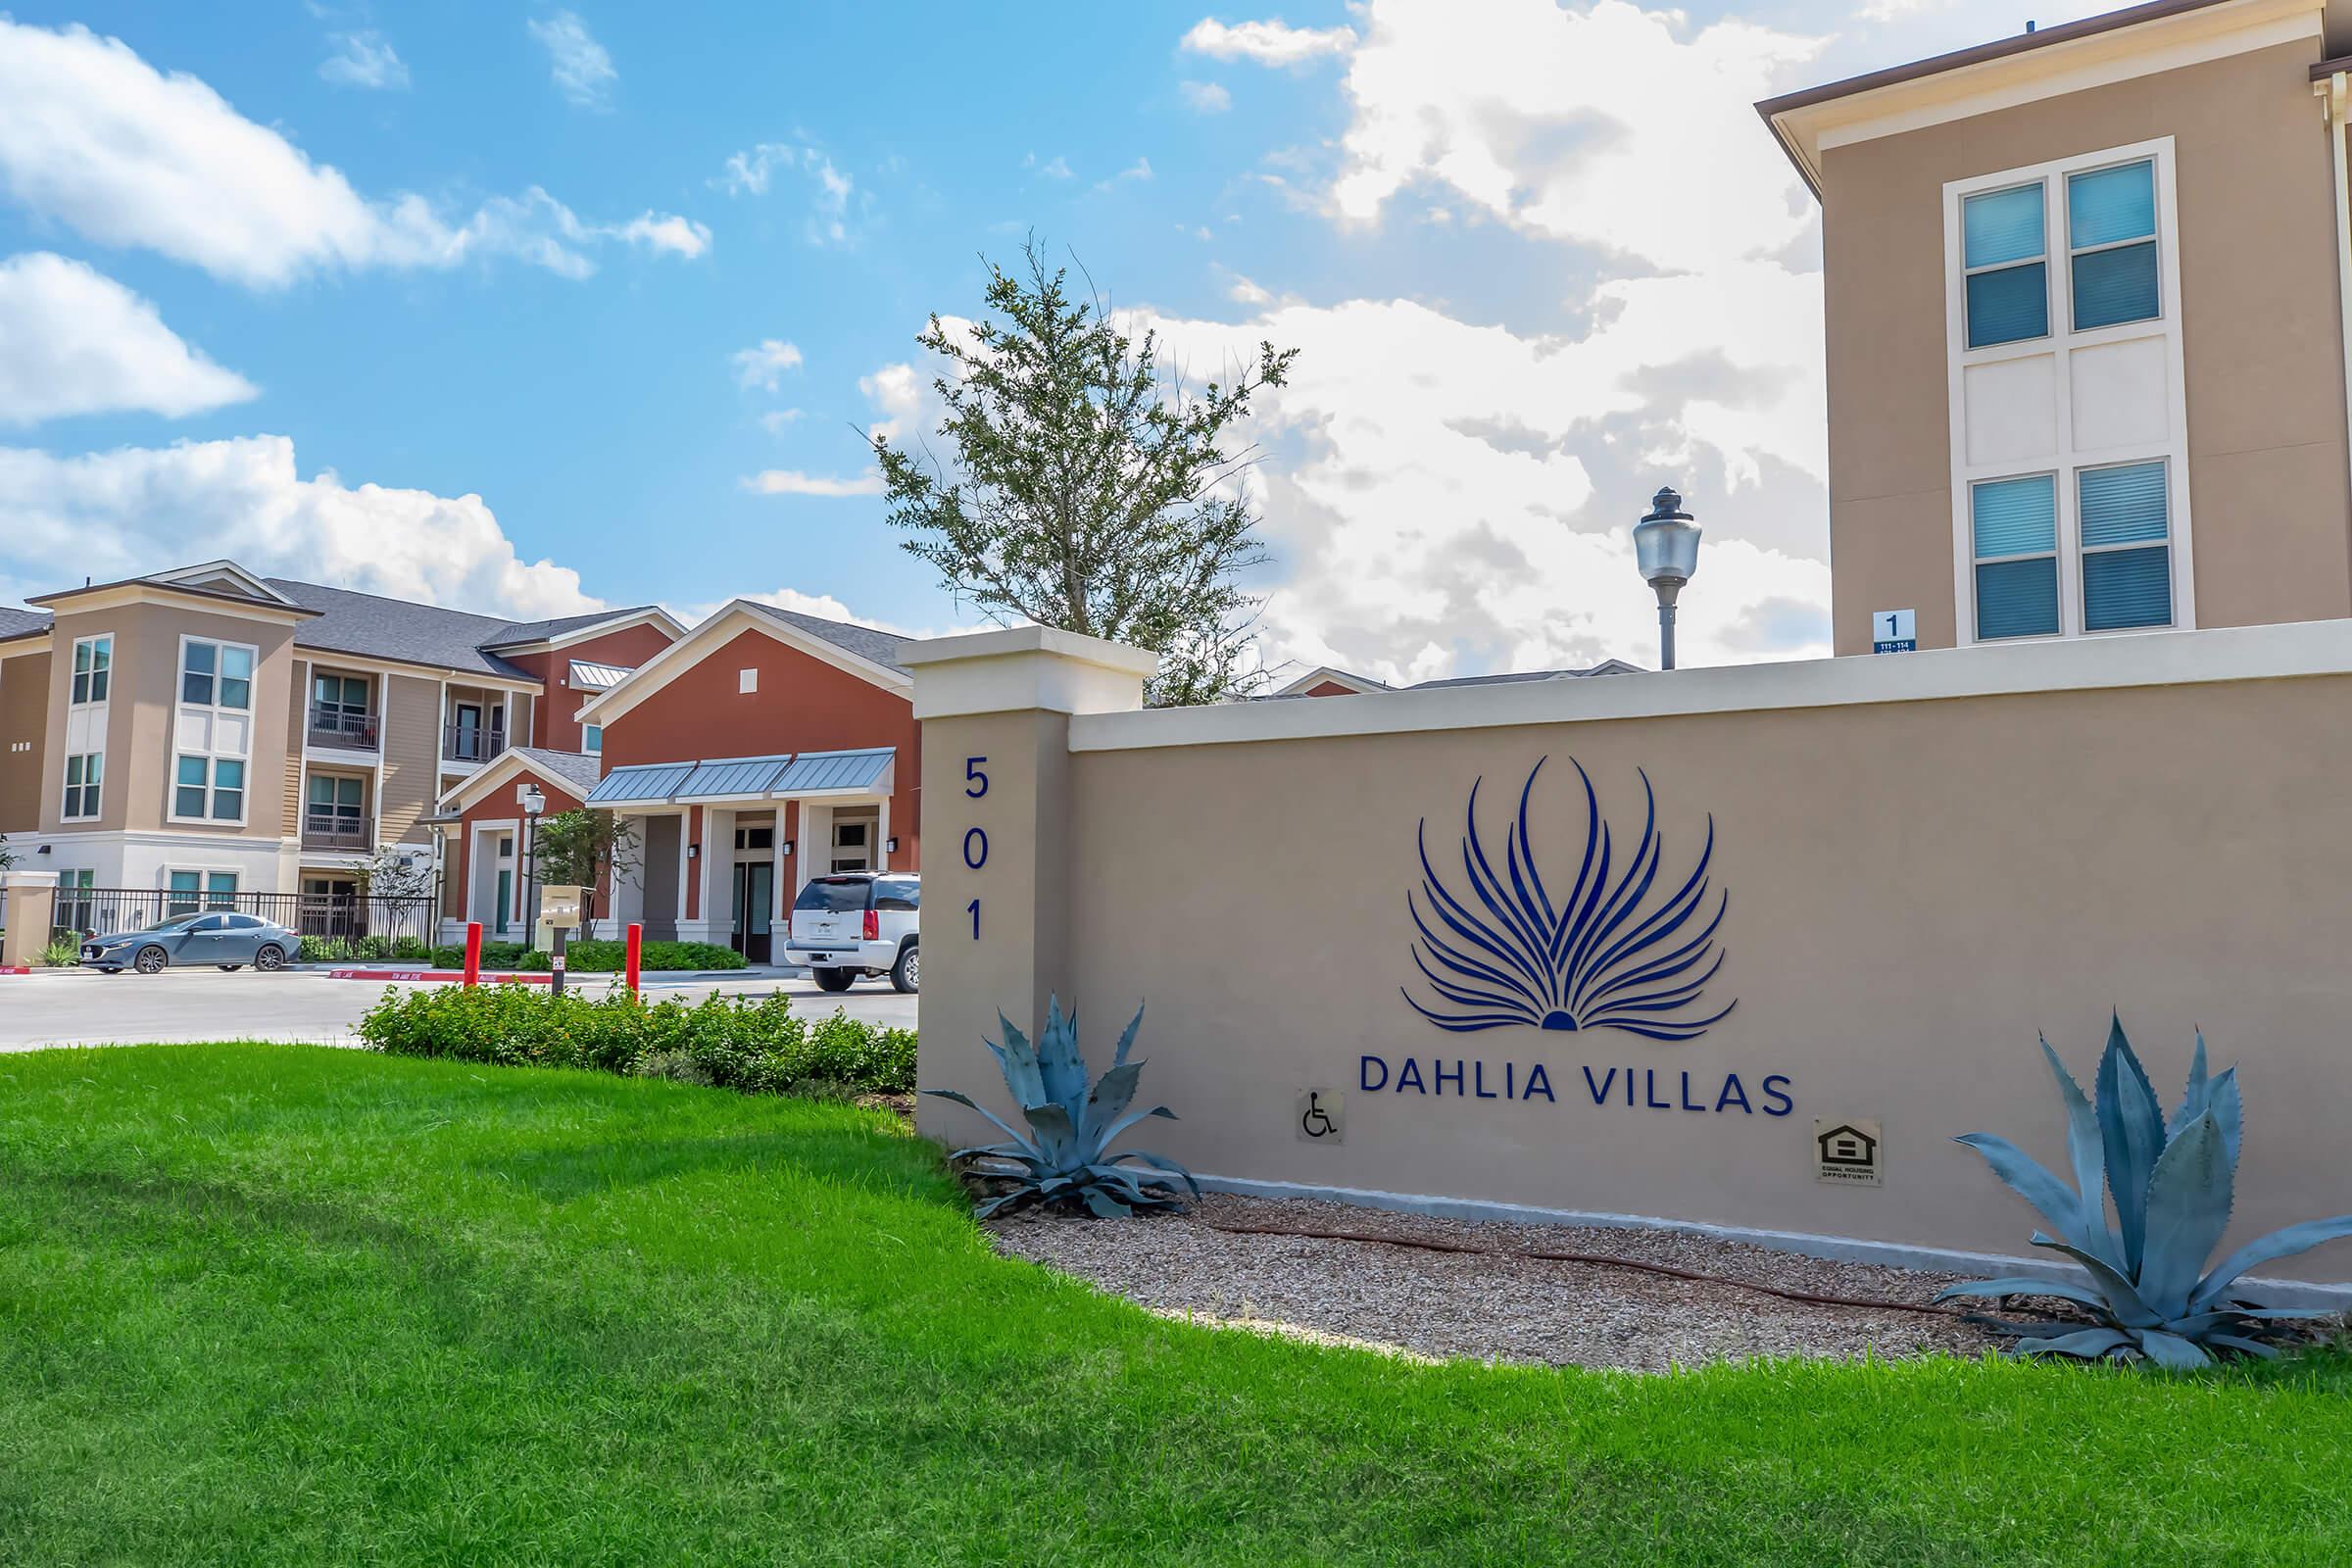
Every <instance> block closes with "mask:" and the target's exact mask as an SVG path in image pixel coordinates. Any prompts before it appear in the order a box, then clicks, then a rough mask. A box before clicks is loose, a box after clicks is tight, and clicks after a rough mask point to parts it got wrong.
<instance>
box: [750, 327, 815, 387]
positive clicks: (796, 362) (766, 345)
mask: <svg viewBox="0 0 2352 1568" xmlns="http://www.w3.org/2000/svg"><path fill="white" fill-rule="evenodd" d="M799 368H801V351H800V348H799V347H798V346H797V345H795V344H791V343H787V342H785V341H784V340H783V339H782V338H780V337H771V338H763V339H761V340H760V345H759V346H758V347H757V348H748V349H737V350H736V351H735V379H736V381H737V383H738V384H740V385H741V386H743V387H744V388H745V389H746V390H747V391H748V390H750V389H753V388H759V389H760V390H762V391H767V392H773V391H774V390H775V389H776V380H777V377H779V376H781V375H782V374H783V373H784V372H785V371H786V370H797V369H799Z"/></svg>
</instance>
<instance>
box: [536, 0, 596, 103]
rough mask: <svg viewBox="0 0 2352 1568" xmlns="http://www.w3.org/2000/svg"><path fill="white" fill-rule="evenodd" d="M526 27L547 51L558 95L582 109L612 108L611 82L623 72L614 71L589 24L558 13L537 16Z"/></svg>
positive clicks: (568, 13)
mask: <svg viewBox="0 0 2352 1568" xmlns="http://www.w3.org/2000/svg"><path fill="white" fill-rule="evenodd" d="M524 25H525V26H527V27H529V28H530V31H531V36H532V37H534V38H536V39H538V40H539V42H540V43H541V44H542V45H544V46H545V48H546V49H547V63H548V73H549V75H550V76H551V77H552V78H553V80H554V81H555V84H556V88H557V90H558V91H559V92H561V93H563V94H564V97H566V98H568V99H570V100H571V101H572V102H573V103H575V104H577V105H579V106H580V107H581V108H582V109H609V108H611V107H612V100H613V83H614V82H615V81H618V80H619V79H620V73H619V72H617V71H614V70H613V57H612V56H611V55H609V54H607V53H605V46H604V45H603V44H601V43H598V42H597V41H596V39H595V37H594V36H593V35H592V34H591V33H590V32H589V31H588V25H587V24H586V23H584V22H582V21H581V20H580V19H579V17H578V16H577V15H576V14H574V13H572V12H569V11H559V12H557V13H555V14H554V15H553V16H550V17H547V18H544V19H541V18H537V17H534V18H532V19H531V20H530V21H529V22H527V23H525V24H524Z"/></svg>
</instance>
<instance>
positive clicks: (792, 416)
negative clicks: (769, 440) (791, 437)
mask: <svg viewBox="0 0 2352 1568" xmlns="http://www.w3.org/2000/svg"><path fill="white" fill-rule="evenodd" d="M806 417H808V416H807V415H806V414H805V413H804V412H803V411H801V410H799V409H770V410H768V411H767V412H766V413H765V414H762V415H761V416H760V428H761V429H763V430H765V431H766V432H767V433H768V434H769V435H782V434H783V433H784V428H785V426H787V425H790V424H795V423H798V422H799V421H800V420H802V419H804V418H806Z"/></svg>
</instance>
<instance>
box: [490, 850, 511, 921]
mask: <svg viewBox="0 0 2352 1568" xmlns="http://www.w3.org/2000/svg"><path fill="white" fill-rule="evenodd" d="M514 907H515V872H514V869H513V867H511V866H504V865H502V866H500V867H499V868H498V923H497V924H496V925H494V926H492V927H491V929H492V930H494V931H496V932H497V933H498V934H499V935H500V936H502V937H503V936H505V935H506V934H507V911H508V910H510V909H512V908H514Z"/></svg>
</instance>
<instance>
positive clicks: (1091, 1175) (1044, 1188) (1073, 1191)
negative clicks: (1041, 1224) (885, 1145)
mask: <svg viewBox="0 0 2352 1568" xmlns="http://www.w3.org/2000/svg"><path fill="white" fill-rule="evenodd" d="M997 1023H998V1024H999V1026H1001V1027H1002V1028H1003V1029H1004V1031H1005V1043H1004V1044H1003V1045H1001V1046H1000V1045H998V1044H997V1043H996V1042H995V1041H993V1040H989V1041H984V1042H983V1044H985V1045H986V1046H987V1047H988V1049H989V1050H991V1051H993V1052H995V1053H996V1054H997V1065H998V1066H1000V1067H1002V1068H1003V1069H1004V1071H1005V1088H1006V1089H1007V1090H1010V1091H1011V1093H1012V1100H1013V1103H1014V1104H1016V1105H1018V1106H1020V1107H1021V1115H1022V1116H1023V1117H1024V1118H1025V1119H1026V1120H1027V1121H1028V1123H1029V1132H1028V1133H1027V1134H1026V1135H1024V1134H1022V1133H1018V1132H1015V1131H1014V1130H1013V1129H1012V1128H1011V1127H1009V1126H1007V1125H1006V1124H1005V1122H1004V1121H1002V1120H1001V1119H999V1118H998V1117H997V1116H996V1115H995V1114H994V1113H993V1112H991V1111H990V1110H989V1109H988V1107H987V1106H985V1105H980V1104H975V1103H973V1101H972V1100H971V1098H970V1097H969V1096H967V1095H959V1094H957V1093H956V1091H955V1090H953V1089H926V1090H924V1091H923V1093H924V1094H926V1095H936V1096H938V1097H939V1098H940V1099H942V1100H953V1101H954V1102H956V1103H957V1104H959V1105H970V1106H971V1108H972V1109H974V1110H976V1111H978V1112H980V1114H981V1115H983V1116H986V1117H988V1119H989V1120H990V1121H992V1122H995V1123H996V1124H997V1126H998V1127H1000V1128H1002V1129H1003V1130H1004V1132H1005V1136H1006V1137H1007V1138H1009V1139H1011V1140H1012V1141H1011V1142H1010V1143H1005V1144H989V1145H986V1146H983V1147H978V1148H972V1149H959V1150H957V1151H956V1153H955V1156H954V1157H955V1158H956V1159H962V1158H964V1157H965V1156H966V1155H969V1154H989V1155H993V1156H994V1157H996V1158H999V1159H1004V1160H1009V1161H1011V1162H1012V1163H1014V1164H1017V1165H1019V1166H1020V1167H1021V1170H1022V1172H1023V1174H1021V1175H1019V1176H1016V1177H1014V1178H1013V1179H1014V1180H1015V1181H1016V1182H1017V1183H1018V1184H1019V1185H1018V1186H1017V1187H1015V1188H1014V1190H1013V1191H1011V1192H1009V1193H1006V1194H1005V1195H1004V1196H1002V1197H1000V1198H995V1199H991V1200H990V1201H988V1202H986V1203H984V1204H982V1205H981V1208H980V1217H981V1218H982V1219H986V1218H987V1217H988V1216H989V1215H991V1214H993V1213H995V1212H996V1211H997V1210H998V1209H1000V1208H1005V1207H1006V1206H1008V1205H1011V1204H1015V1203H1020V1202H1024V1201H1029V1200H1032V1199H1035V1200H1038V1201H1043V1202H1048V1203H1065V1202H1082V1203H1084V1204H1085V1205H1086V1206H1087V1208H1088V1209H1089V1210H1090V1211H1091V1212H1093V1213H1096V1214H1100V1215H1103V1216H1104V1217H1105V1218H1107V1217H1109V1216H1111V1215H1116V1214H1130V1213H1133V1212H1134V1211H1135V1210H1136V1209H1139V1208H1168V1207H1173V1206H1174V1205H1175V1204H1176V1202H1177V1201H1178V1200H1177V1196H1176V1182H1177V1180H1178V1179H1181V1180H1182V1181H1183V1183H1184V1185H1185V1186H1186V1187H1188V1188H1190V1189H1191V1190H1192V1193H1193V1196H1194V1197H1196V1198H1198V1197H1199V1196H1200V1195H1201V1189H1200V1188H1199V1187H1198V1186H1197V1185H1196V1184H1195V1183H1194V1181H1193V1177H1192V1173H1191V1172H1190V1171H1187V1170H1186V1169H1185V1168H1184V1167H1183V1166H1182V1165H1179V1164H1177V1163H1176V1162H1175V1161H1174V1160H1172V1159H1163V1158H1161V1157H1160V1156H1159V1155H1157V1154H1148V1153H1145V1152H1143V1151H1141V1150H1136V1149H1129V1150H1122V1151H1121V1152H1118V1153H1116V1154H1111V1153H1106V1152H1105V1151H1106V1150H1108V1149H1109V1147H1110V1144H1111V1141H1112V1140H1113V1139H1115V1138H1117V1137H1118V1136H1119V1135H1120V1134H1121V1133H1123V1132H1125V1131H1126V1130H1127V1129H1128V1128H1130V1127H1133V1126H1134V1125H1135V1124H1136V1123H1137V1122H1140V1121H1142V1120H1144V1119H1145V1118H1146V1117H1148V1116H1164V1117H1166V1118H1167V1119H1168V1120H1169V1121H1174V1120H1175V1119H1176V1113H1175V1112H1174V1111H1172V1110H1170V1109H1169V1108H1168V1107H1167V1106H1165V1105H1154V1106H1152V1108H1151V1109H1150V1110H1135V1111H1131V1110H1129V1109H1128V1108H1127V1106H1128V1103H1129V1102H1131V1101H1133V1100H1134V1099H1135V1090H1136V1083H1137V1080H1138V1079H1140V1078H1141V1077H1142V1076H1143V1071H1144V1064H1143V1063H1142V1062H1141V1061H1129V1060H1128V1059H1127V1053H1128V1052H1129V1051H1130V1050H1131V1049H1133V1047H1134V1045H1135V1035H1136V1031H1137V1030H1139V1029H1141V1028H1142V1027H1143V1024H1144V1009H1143V1008H1142V1007H1140V1006H1139V1007H1137V1008H1136V1009H1135V1017H1134V1018H1133V1019H1132V1020H1130V1021H1129V1023H1128V1025H1127V1029H1126V1032H1125V1033H1124V1034H1122V1035H1120V1036H1119V1049H1118V1054H1116V1055H1115V1056H1113V1057H1112V1058H1111V1063H1110V1070H1109V1071H1107V1072H1105V1073H1103V1076H1102V1077H1101V1078H1099V1079H1097V1080H1095V1081H1094V1082H1093V1083H1092V1084H1090V1083H1089V1082H1088V1081H1087V1072H1086V1058H1085V1057H1084V1056H1081V1055H1080V1054H1078V1010H1077V1009H1076V1008H1075V1007H1073V1008H1071V1009H1070V1011H1069V1012H1068V1014H1067V1015H1064V1014H1063V1012H1062V1010H1061V999H1060V997H1058V996H1055V997H1052V998H1050V999H1048V1001H1047V1003H1046V1027H1045V1031H1044V1032H1043V1033H1042V1034H1040V1035H1039V1036H1038V1038H1037V1045H1036V1046H1035V1047H1034V1048H1032V1047H1031V1046H1030V1044H1029V1040H1028V1037H1026V1036H1025V1035H1023V1034H1022V1033H1021V1032H1020V1031H1019V1030H1018V1029H1016V1028H1014V1027H1013V1026H1012V1020H1011V1019H1009V1018H1007V1017H1005V1015H1004V1014H1003V1013H1001V1012H1000V1013H998V1014H997ZM1130 1161H1138V1162H1140V1163H1141V1164H1142V1166H1143V1167H1144V1168H1142V1169H1138V1168H1136V1166H1135V1165H1133V1164H1130V1163H1129V1162H1130Z"/></svg>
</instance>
